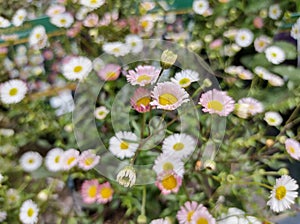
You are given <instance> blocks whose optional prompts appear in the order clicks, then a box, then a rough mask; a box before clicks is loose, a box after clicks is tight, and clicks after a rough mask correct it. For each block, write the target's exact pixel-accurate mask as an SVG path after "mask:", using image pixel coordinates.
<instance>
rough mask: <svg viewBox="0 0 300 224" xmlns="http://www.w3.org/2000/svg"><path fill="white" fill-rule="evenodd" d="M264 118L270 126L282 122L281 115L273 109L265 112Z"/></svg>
mask: <svg viewBox="0 0 300 224" xmlns="http://www.w3.org/2000/svg"><path fill="white" fill-rule="evenodd" d="M264 120H265V121H266V122H267V123H268V125H270V126H279V125H280V124H281V123H282V117H281V115H280V114H279V113H277V112H274V111H269V112H266V113H265V118H264Z"/></svg>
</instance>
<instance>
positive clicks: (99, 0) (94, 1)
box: [80, 0, 105, 9]
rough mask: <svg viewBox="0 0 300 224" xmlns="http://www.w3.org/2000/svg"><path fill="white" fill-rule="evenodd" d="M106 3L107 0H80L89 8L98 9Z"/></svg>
mask: <svg viewBox="0 0 300 224" xmlns="http://www.w3.org/2000/svg"><path fill="white" fill-rule="evenodd" d="M104 3H105V0H80V4H81V5H83V6H86V7H88V8H92V9H97V8H99V7H101V6H102V5H103V4H104Z"/></svg>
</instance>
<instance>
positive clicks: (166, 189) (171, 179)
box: [155, 170, 182, 195]
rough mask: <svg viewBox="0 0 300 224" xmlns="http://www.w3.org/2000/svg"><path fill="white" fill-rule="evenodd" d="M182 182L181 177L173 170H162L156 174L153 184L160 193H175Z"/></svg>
mask: <svg viewBox="0 0 300 224" xmlns="http://www.w3.org/2000/svg"><path fill="white" fill-rule="evenodd" d="M181 184H182V178H181V177H180V176H178V175H177V174H176V173H175V172H174V171H170V170H169V171H164V172H162V173H161V174H159V175H158V177H157V180H156V182H155V185H156V186H157V187H158V188H159V189H160V190H161V193H162V194H165V195H166V194H170V193H177V192H178V190H179V188H180V186H181Z"/></svg>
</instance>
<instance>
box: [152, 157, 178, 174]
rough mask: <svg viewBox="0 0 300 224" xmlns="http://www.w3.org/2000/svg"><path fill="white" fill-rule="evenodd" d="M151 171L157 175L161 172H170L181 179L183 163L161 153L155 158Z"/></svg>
mask: <svg viewBox="0 0 300 224" xmlns="http://www.w3.org/2000/svg"><path fill="white" fill-rule="evenodd" d="M153 170H154V171H155V173H156V174H157V175H159V174H161V173H163V172H167V171H172V172H175V173H176V174H177V175H179V176H180V177H182V176H183V174H184V163H183V162H182V161H181V160H180V158H179V157H177V156H175V155H172V154H171V153H162V154H160V155H159V156H158V157H157V158H156V160H155V162H154V166H153Z"/></svg>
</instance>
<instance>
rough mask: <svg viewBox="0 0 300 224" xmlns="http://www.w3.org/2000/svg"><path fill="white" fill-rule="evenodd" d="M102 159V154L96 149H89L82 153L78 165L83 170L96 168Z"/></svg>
mask: <svg viewBox="0 0 300 224" xmlns="http://www.w3.org/2000/svg"><path fill="white" fill-rule="evenodd" d="M99 161H100V156H99V155H97V154H96V153H95V151H94V150H92V149H88V150H86V151H84V152H82V153H81V155H80V157H79V161H78V167H80V168H81V169H83V170H90V169H92V168H94V167H95V166H96V165H97V164H98V163H99Z"/></svg>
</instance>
